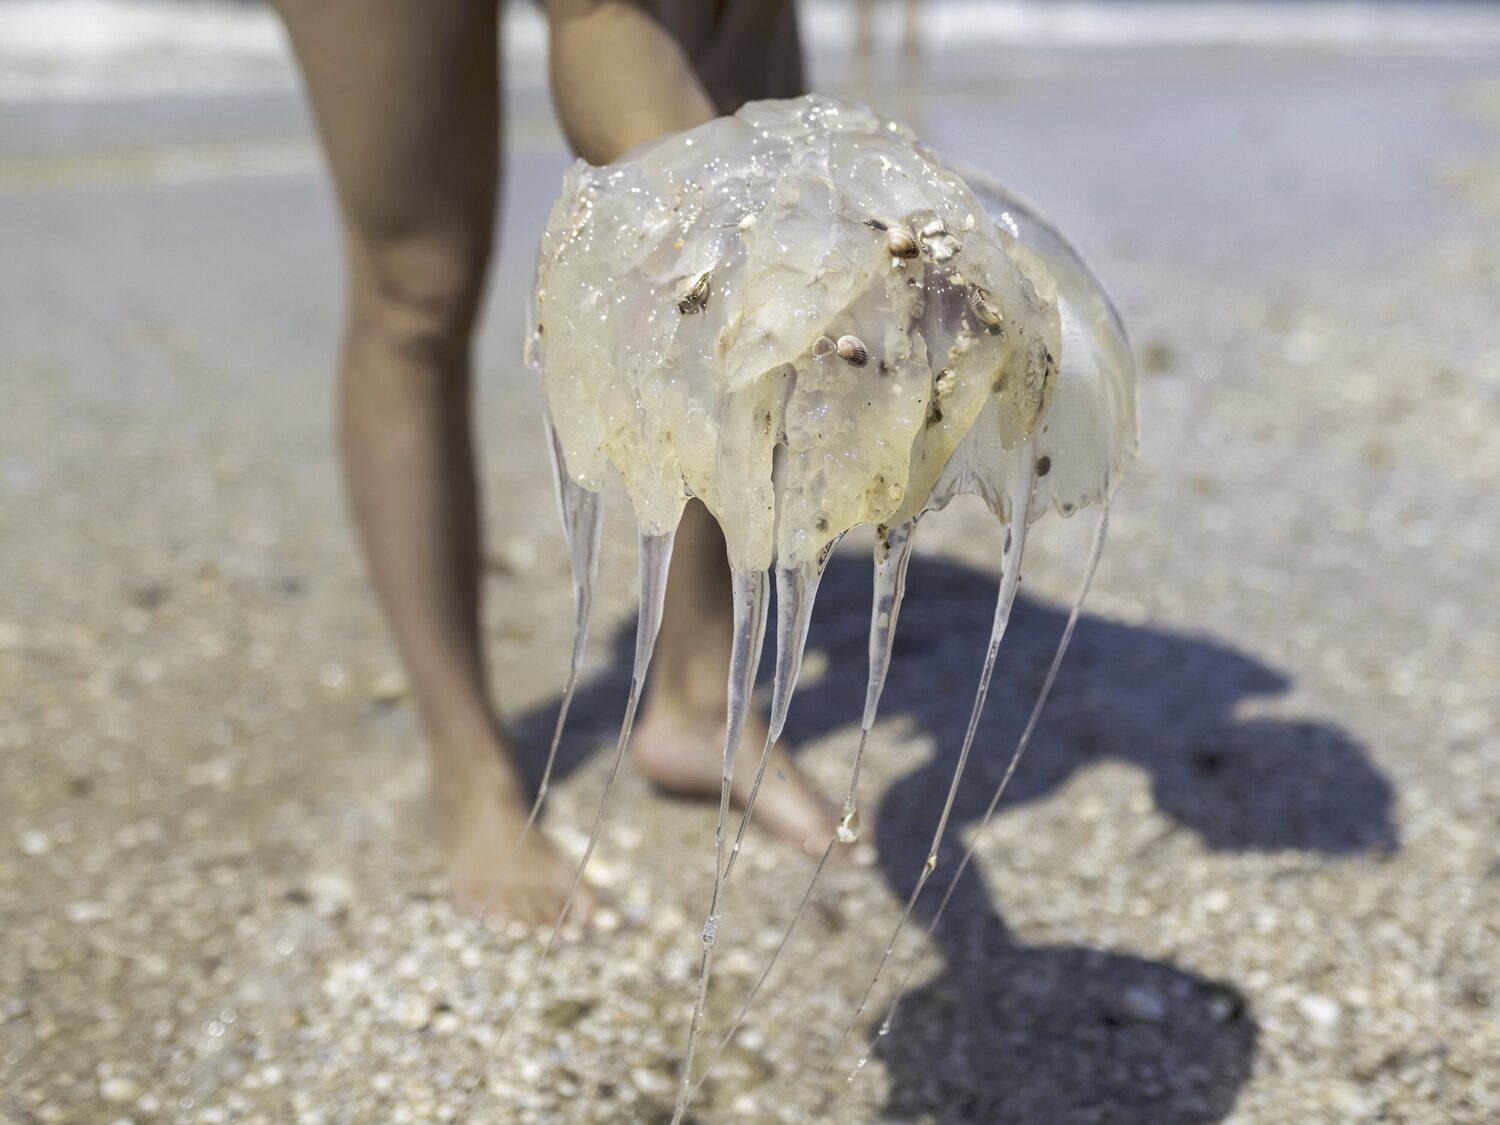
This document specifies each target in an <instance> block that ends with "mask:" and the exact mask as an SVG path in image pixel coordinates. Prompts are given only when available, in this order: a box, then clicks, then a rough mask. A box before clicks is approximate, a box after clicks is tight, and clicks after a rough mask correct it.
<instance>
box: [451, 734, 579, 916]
mask: <svg viewBox="0 0 1500 1125" xmlns="http://www.w3.org/2000/svg"><path fill="white" fill-rule="evenodd" d="M439 774H440V776H438V777H436V778H435V779H434V785H433V789H434V793H435V795H436V800H437V816H438V836H439V840H440V842H441V844H442V848H443V851H444V853H445V854H446V856H447V861H448V882H449V892H450V894H451V895H452V897H453V904H454V906H455V907H457V908H458V910H459V911H460V912H461V913H464V914H467V915H470V916H472V917H475V918H478V917H480V915H481V914H483V916H484V918H485V920H486V921H489V922H506V921H511V922H520V923H521V924H523V925H525V926H532V927H543V926H551V925H552V924H553V922H555V921H556V920H557V915H558V913H559V912H560V911H561V910H562V906H563V901H564V900H565V899H566V898H567V895H568V888H569V887H570V886H572V884H573V876H574V873H575V871H576V869H577V866H576V864H574V863H573V862H572V861H571V860H568V859H566V858H565V857H563V856H562V855H560V854H559V853H558V852H557V850H556V849H555V848H553V846H552V845H551V843H549V842H548V840H547V838H546V837H545V836H544V835H542V832H541V829H540V828H539V827H538V826H536V825H533V826H532V828H531V831H530V832H528V833H527V834H526V838H525V839H524V840H522V841H521V843H520V845H519V846H517V843H516V841H517V839H518V838H519V837H520V835H521V829H522V827H523V826H524V825H525V824H526V817H527V815H528V814H529V813H530V811H531V803H530V799H529V796H528V795H527V794H526V792H525V790H524V789H523V787H522V786H521V785H520V782H519V779H518V778H517V777H516V775H515V772H514V771H513V770H512V769H511V767H510V764H509V762H508V761H507V760H506V759H505V758H502V757H501V755H500V754H499V753H488V754H486V755H484V756H483V757H482V758H479V759H478V760H477V761H466V762H465V763H464V765H463V766H462V767H461V768H454V769H451V770H440V771H439ZM594 907H595V901H594V897H593V895H592V894H591V893H590V891H589V889H588V887H587V886H586V885H580V887H579V888H578V893H577V894H576V895H574V897H573V906H572V908H571V909H570V910H569V912H568V921H569V922H574V923H578V924H580V925H586V924H587V923H588V922H589V920H590V917H591V915H592V913H593V911H594Z"/></svg>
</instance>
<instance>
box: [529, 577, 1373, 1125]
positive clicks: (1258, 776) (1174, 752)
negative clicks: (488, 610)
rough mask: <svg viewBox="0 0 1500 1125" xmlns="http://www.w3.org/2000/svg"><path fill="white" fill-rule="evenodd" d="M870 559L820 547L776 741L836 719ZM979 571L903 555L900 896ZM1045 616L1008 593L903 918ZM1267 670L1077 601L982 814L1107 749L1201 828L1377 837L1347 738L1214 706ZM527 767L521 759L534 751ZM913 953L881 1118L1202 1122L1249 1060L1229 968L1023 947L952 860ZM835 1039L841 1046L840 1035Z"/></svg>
mask: <svg viewBox="0 0 1500 1125" xmlns="http://www.w3.org/2000/svg"><path fill="white" fill-rule="evenodd" d="M869 572H870V567H869V564H868V562H867V561H866V560H864V559H862V558H860V557H858V556H857V554H855V553H854V552H845V553H844V554H841V555H839V556H837V557H835V559H834V560H833V561H832V562H831V563H830V565H829V568H828V572H827V574H826V575H825V577H824V580H823V586H822V590H821V592H820V594H819V596H818V604H817V611H816V613H815V614H814V623H813V629H812V646H811V647H814V648H821V649H822V650H824V651H825V652H826V653H827V655H828V657H829V660H828V671H827V673H826V674H825V675H824V676H823V677H822V678H821V679H819V680H818V681H817V682H816V683H813V684H808V685H806V686H805V687H804V688H803V689H802V690H801V691H800V692H799V694H798V696H797V700H796V702H795V704H794V706H793V708H792V717H791V721H790V723H789V727H788V731H787V734H788V738H789V739H790V740H791V741H792V744H793V745H796V744H797V743H799V742H804V741H807V740H808V739H811V738H813V737H814V736H817V735H821V734H825V733H828V732H830V731H831V730H833V729H835V728H837V727H843V726H848V725H849V724H851V723H855V722H857V721H858V715H859V712H860V710H861V708H862V706H863V700H864V683H865V644H866V628H867V624H868V619H869V600H870V573H869ZM995 582H996V577H995V576H994V575H992V574H987V573H984V572H982V571H978V570H975V569H973V568H970V567H967V566H964V565H960V564H957V563H954V562H951V561H946V560H941V559H933V558H922V557H919V558H917V559H915V560H914V561H913V563H912V567H911V574H910V580H909V583H908V591H909V593H908V598H907V602H906V606H905V608H904V609H903V611H902V616H901V624H900V630H899V635H898V639H897V642H896V649H895V656H894V659H893V662H892V669H891V675H890V677H889V680H888V683H887V687H886V689H885V695H884V698H883V702H882V707H881V716H882V718H885V719H888V718H891V717H894V716H898V715H903V716H909V717H910V719H911V720H913V721H915V722H916V723H917V724H919V726H920V727H921V728H922V730H923V731H924V732H925V734H926V735H927V736H928V737H929V738H930V740H931V742H932V744H933V745H935V746H936V748H937V749H936V751H935V754H934V756H932V757H930V758H928V759H926V760H923V761H920V762H915V763H913V764H914V768H913V770H912V771H911V772H910V773H908V774H906V775H904V776H902V777H900V778H899V779H898V780H897V781H896V782H894V783H893V784H892V785H891V786H890V787H889V788H888V789H887V791H886V792H885V793H884V794H883V795H882V797H881V799H880V802H879V805H878V811H877V814H876V815H877V823H878V825H879V837H878V849H879V868H880V871H881V873H882V875H883V877H884V878H885V879H886V881H887V882H888V884H889V885H890V887H891V889H892V891H893V892H894V893H895V894H896V895H898V896H900V897H901V898H902V899H904V898H905V897H906V895H907V894H908V893H909V892H910V890H911V888H912V886H913V885H914V884H915V881H916V879H917V876H918V874H919V872H920V869H921V865H922V856H923V855H924V854H925V849H926V847H927V844H928V842H929V840H930V836H931V832H932V829H933V825H934V820H935V817H936V815H937V812H938V810H939V809H940V808H941V806H942V801H943V798H944V795H945V793H946V790H947V786H948V783H949V780H950V778H951V776H952V771H953V766H954V761H955V758H956V756H957V753H958V749H959V745H960V743H961V741H962V738H963V733H964V727H965V724H966V722H967V719H968V712H969V705H970V700H971V698H972V693H973V690H974V683H975V679H976V678H977V676H978V671H979V664H980V660H981V657H982V655H983V650H984V645H985V641H986V636H987V632H988V628H989V617H990V612H991V607H992V606H993V602H994V596H995ZM1064 616H1065V614H1064V612H1063V611H1062V610H1060V609H1058V608H1056V607H1053V606H1050V605H1044V604H1040V603H1037V602H1033V601H1029V600H1027V599H1024V598H1023V599H1021V600H1020V601H1018V603H1017V607H1016V610H1015V614H1014V617H1013V620H1012V623H1011V626H1010V630H1009V633H1008V635H1007V637H1006V641H1005V644H1004V645H1003V646H1002V649H1001V657H1000V661H999V665H998V667H997V669H996V674H995V682H994V686H993V688H992V690H991V694H990V701H989V706H988V707H987V709H986V718H985V721H984V722H983V723H982V725H981V726H980V729H979V735H978V738H977V739H976V742H975V753H974V757H973V758H972V759H971V762H970V766H969V772H968V773H967V774H966V776H965V781H964V784H963V786H962V788H961V789H960V792H959V798H958V802H957V804H956V806H955V809H954V820H953V823H952V825H951V826H950V829H949V832H948V835H947V841H946V843H945V844H944V849H943V854H942V856H941V859H940V863H939V867H938V872H937V874H936V875H935V876H934V878H933V879H932V880H931V882H930V883H929V886H928V889H927V890H926V891H925V892H924V894H923V897H922V899H921V901H920V902H919V903H918V906H917V910H916V913H915V914H914V916H913V923H914V925H913V929H917V928H918V927H919V926H924V924H925V922H926V921H928V920H930V918H931V912H932V911H934V910H935V909H936V907H937V904H938V902H939V901H940V900H941V898H942V891H943V890H944V885H943V882H942V877H943V875H944V874H945V873H946V874H949V875H951V873H952V872H954V871H955V870H956V869H957V867H958V862H959V859H960V857H961V855H962V849H963V844H962V840H963V839H964V837H965V832H964V829H965V828H966V827H967V826H969V825H970V824H972V823H974V822H975V821H977V820H978V819H979V818H980V817H981V816H982V815H983V812H984V807H985V805H986V803H987V802H988V800H989V797H990V794H991V793H992V792H993V789H994V786H995V784H996V782H998V780H999V778H1000V775H1001V773H1002V772H1003V770H1004V767H1005V763H1006V760H1007V759H1008V757H1009V754H1010V750H1011V747H1012V746H1013V745H1014V744H1015V740H1016V738H1017V736H1018V735H1019V733H1020V727H1021V725H1022V723H1023V721H1024V718H1025V715H1026V713H1027V711H1028V710H1029V708H1030V706H1031V704H1032V701H1033V700H1034V699H1035V697H1036V693H1037V691H1038V689H1039V688H1040V686H1041V682H1042V677H1043V675H1044V674H1045V672H1046V668H1047V665H1048V663H1049V662H1050V660H1051V657H1052V652H1053V648H1054V646H1055V645H1056V642H1057V638H1058V636H1059V634H1060V633H1061V631H1062V626H1063V620H1064ZM631 643H632V636H631V630H629V629H625V630H621V632H620V634H619V635H618V636H617V637H615V638H614V639H613V646H612V654H613V655H612V659H611V661H610V665H609V667H608V669H607V670H606V671H605V672H604V673H603V674H602V675H600V676H598V677H596V678H595V679H594V680H592V681H591V682H590V683H588V684H587V685H585V686H584V687H583V689H582V690H581V691H580V693H579V698H578V701H577V703H576V704H575V711H574V715H575V716H576V723H575V724H574V726H573V736H572V737H570V738H568V739H567V740H565V741H566V745H565V748H564V753H563V758H564V759H566V760H560V762H559V769H562V770H568V769H571V768H573V767H575V766H576V765H577V763H578V761H579V756H580V754H583V753H587V752H588V751H589V750H590V749H591V748H592V747H594V746H597V745H598V744H599V742H600V741H601V740H607V739H611V738H612V737H613V735H614V733H615V724H617V723H618V721H619V714H618V712H619V708H620V705H621V700H622V699H623V698H624V694H625V687H626V682H627V678H628V669H629V660H630V655H629V654H630V646H631ZM1288 682H1289V681H1288V680H1287V678H1286V677H1285V676H1284V675H1282V674H1281V673H1279V672H1277V671H1275V670H1274V669H1272V668H1268V667H1266V666H1265V665H1263V664H1260V663H1258V662H1257V661H1255V660H1253V659H1251V658H1249V657H1247V656H1245V655H1243V654H1241V653H1238V652H1235V651H1234V650H1232V649H1230V648H1227V647H1224V646H1222V645H1219V644H1216V643H1214V642H1212V641H1210V640H1207V639H1205V638H1203V637H1196V636H1189V635H1185V634H1179V633H1169V632H1165V631H1161V630H1156V629H1150V628H1140V627H1133V626H1127V625H1119V624H1114V623H1111V622H1107V621H1103V620H1100V619H1098V618H1093V617H1089V616H1087V615H1085V616H1084V617H1083V618H1082V619H1081V620H1080V622H1079V625H1078V629H1077V633H1076V635H1075V637H1074V640H1073V644H1072V647H1071V649H1070V651H1069V654H1068V658H1067V660H1066V661H1065V663H1064V665H1063V670H1062V673H1061V675H1060V676H1059V679H1058V683H1057V685H1056V688H1055V689H1054V691H1053V694H1052V697H1051V701H1050V702H1049V704H1048V707H1047V711H1046V712H1045V713H1044V716H1043V719H1042V722H1041V724H1040V726H1039V727H1038V730H1037V733H1036V736H1035V738H1034V741H1033V744H1032V746H1031V748H1030V750H1029V751H1028V753H1027V756H1026V759H1025V760H1024V761H1023V763H1022V765H1021V768H1020V770H1019V771H1018V772H1017V774H1016V776H1015V778H1014V779H1013V781H1012V783H1011V785H1010V788H1009V789H1008V790H1007V795H1006V799H1005V801H1004V803H1003V804H1002V806H1001V810H1000V812H999V813H998V814H997V815H1004V809H1005V808H1008V807H1010V806H1012V805H1015V804H1018V803H1020V802H1024V801H1033V800H1037V799H1038V798H1042V797H1045V796H1047V795H1048V794H1049V793H1051V792H1053V791H1054V790H1055V789H1057V788H1058V787H1059V786H1060V785H1062V784H1063V783H1064V782H1066V781H1067V779H1068V778H1069V777H1070V775H1072V774H1073V773H1074V772H1075V771H1076V770H1079V769H1081V768H1083V767H1085V766H1087V765H1089V764H1090V763H1093V762H1097V761H1102V760H1106V759H1118V760H1122V761H1125V762H1129V763H1131V764H1133V765H1135V766H1137V767H1139V768H1140V769H1141V770H1143V771H1144V772H1145V774H1146V775H1147V776H1148V777H1149V779H1150V783H1151V787H1152V791H1153V794H1154V797H1155V800H1156V803H1157V807H1158V808H1159V809H1160V811H1161V812H1162V814H1164V815H1165V816H1166V817H1167V818H1169V819H1170V820H1172V821H1173V822H1174V823H1175V825H1176V826H1178V827H1179V829H1180V830H1187V831H1192V832H1194V833H1196V834H1198V835H1199V836H1200V837H1201V838H1202V839H1203V841H1204V842H1205V843H1206V844H1207V845H1208V846H1209V847H1211V848H1214V849H1224V850H1236V851H1254V850H1282V849H1296V850H1301V851H1304V852H1307V853H1311V854H1318V855H1327V856H1340V855H1351V854H1356V853H1368V852H1371V851H1377V852H1378V851H1384V850H1392V849H1394V848H1395V847H1396V846H1397V839H1396V831H1395V827H1394V823H1393V821H1392V796H1393V795H1392V790H1391V786H1390V783H1389V782H1388V781H1387V780H1386V779H1385V778H1384V777H1383V776H1382V775H1381V774H1380V772H1379V771H1378V770H1377V769H1376V768H1375V766H1374V765H1373V764H1372V763H1371V762H1370V761H1369V759H1368V758H1367V757H1366V755H1365V754H1364V752H1363V751H1362V749H1361V748H1360V747H1359V746H1358V745H1356V744H1355V743H1353V742H1352V741H1351V740H1350V739H1349V738H1348V736H1347V735H1345V734H1344V733H1343V732H1342V731H1340V730H1338V729H1337V728H1335V727H1332V726H1327V725H1322V724H1318V723H1309V722H1288V721H1282V720H1274V719H1253V718H1252V719H1237V718H1236V717H1235V715H1234V712H1235V709H1236V707H1237V706H1238V705H1239V704H1241V703H1242V702H1243V701H1245V700H1247V699H1251V698H1255V697H1266V696H1274V695H1277V694H1279V693H1281V692H1283V691H1285V690H1286V688H1287V686H1288ZM555 714H556V712H555V708H551V709H548V710H547V711H545V712H536V713H533V714H530V715H528V716H525V717H523V718H522V720H521V722H520V724H519V727H520V729H519V731H518V733H519V734H520V735H521V737H522V742H523V745H530V746H532V747H537V746H544V745H545V740H546V737H547V735H548V734H549V733H550V725H551V723H552V721H553V718H554V716H555ZM528 766H529V768H531V769H533V770H534V771H535V772H539V771H540V762H539V761H533V762H530V763H528ZM933 952H934V953H936V955H937V956H938V957H939V958H940V959H941V962H942V965H943V969H942V972H941V973H940V974H939V975H938V976H937V977H936V978H935V979H933V980H932V981H931V982H930V983H928V984H926V985H925V986H923V987H922V988H920V989H918V990H916V991H914V992H912V993H911V994H909V995H908V996H907V997H906V998H905V999H904V1000H903V1001H902V1006H901V1011H900V1014H899V1016H898V1023H897V1033H896V1034H893V1035H892V1036H891V1037H890V1039H889V1040H885V1041H882V1044H881V1050H880V1052H879V1057H880V1058H881V1059H882V1061H883V1062H884V1064H885V1066H886V1068H887V1070H888V1072H889V1074H890V1080H891V1094H890V1099H889V1103H888V1105H887V1113H888V1115H889V1117H890V1118H891V1119H893V1120H897V1121H904V1120H910V1119H922V1120H935V1121H939V1122H943V1123H945V1125H946V1123H953V1125H958V1123H975V1125H977V1123H995V1125H999V1123H1002V1122H1003V1123H1010V1122H1015V1123H1028V1125H1033V1123H1038V1122H1047V1123H1049V1125H1081V1123H1084V1122H1089V1123H1110V1125H1115V1123H1119V1125H1125V1123H1129V1125H1148V1123H1149V1125H1173V1123H1179V1122H1182V1123H1186V1122H1213V1121H1219V1120H1222V1119H1223V1118H1224V1117H1226V1116H1227V1115H1228V1113H1229V1112H1230V1110H1231V1108H1232V1107H1233V1105H1234V1102H1235V1099H1236V1097H1237V1096H1238V1093H1239V1090H1240V1088H1241V1087H1242V1086H1243V1084H1244V1082H1245V1081H1246V1079H1247V1078H1248V1076H1249V1074H1250V1070H1251V1067H1252V1063H1253V1060H1254V1056H1255V1044H1256V1036H1257V1027H1256V1023H1255V1020H1254V1016H1253V1013H1252V1012H1250V1010H1249V1008H1248V1006H1247V1004H1246V1003H1245V1001H1244V998H1243V996H1242V995H1241V994H1240V993H1239V992H1238V991H1237V990H1236V989H1235V988H1234V987H1233V985H1232V984H1230V983H1227V982H1219V981H1212V980H1207V979H1205V978H1202V977H1199V976H1197V975H1195V974H1192V973H1189V972H1185V971H1183V970H1181V969H1178V968H1175V967H1173V966H1172V965H1170V964H1166V963H1162V962H1156V961H1150V960H1146V959H1142V958H1137V957H1132V956H1129V955H1124V954H1118V953H1110V952H1105V951H1103V950H1097V949H1089V948H1086V947H1079V946H1031V945H1027V944H1025V943H1023V942H1021V941H1019V940H1017V939H1016V938H1015V937H1014V936H1012V935H1011V934H1010V933H1009V931H1008V929H1007V927H1006V925H1005V921H1004V919H1003V917H1002V915H1001V913H1000V909H999V906H998V904H997V903H996V902H994V901H993V900H992V898H991V897H990V895H989V893H988V890H987V888H986V887H985V885H984V883H983V881H982V880H981V879H979V878H976V877H975V873H974V872H972V871H971V872H970V873H967V874H966V875H965V876H964V878H963V882H962V884H961V885H960V886H959V887H958V888H957V889H956V890H955V892H954V896H953V902H952V904H951V905H950V907H949V909H948V912H947V914H946V915H945V916H944V919H943V923H942V925H941V926H940V927H939V929H938V931H937V935H936V937H935V940H934V951H933ZM929 956H931V954H929ZM889 972H891V970H888V973H889ZM880 995H883V993H881V994H880ZM870 1016H871V1017H872V1019H873V1018H878V1017H877V1015H876V1013H875V1012H873V1011H872V1012H871V1013H870ZM866 1034H868V1030H865V1031H862V1032H861V1035H866ZM860 1041H863V1040H860ZM845 1058H846V1061H851V1060H852V1056H849V1055H848V1053H847V1052H846V1055H845Z"/></svg>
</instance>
